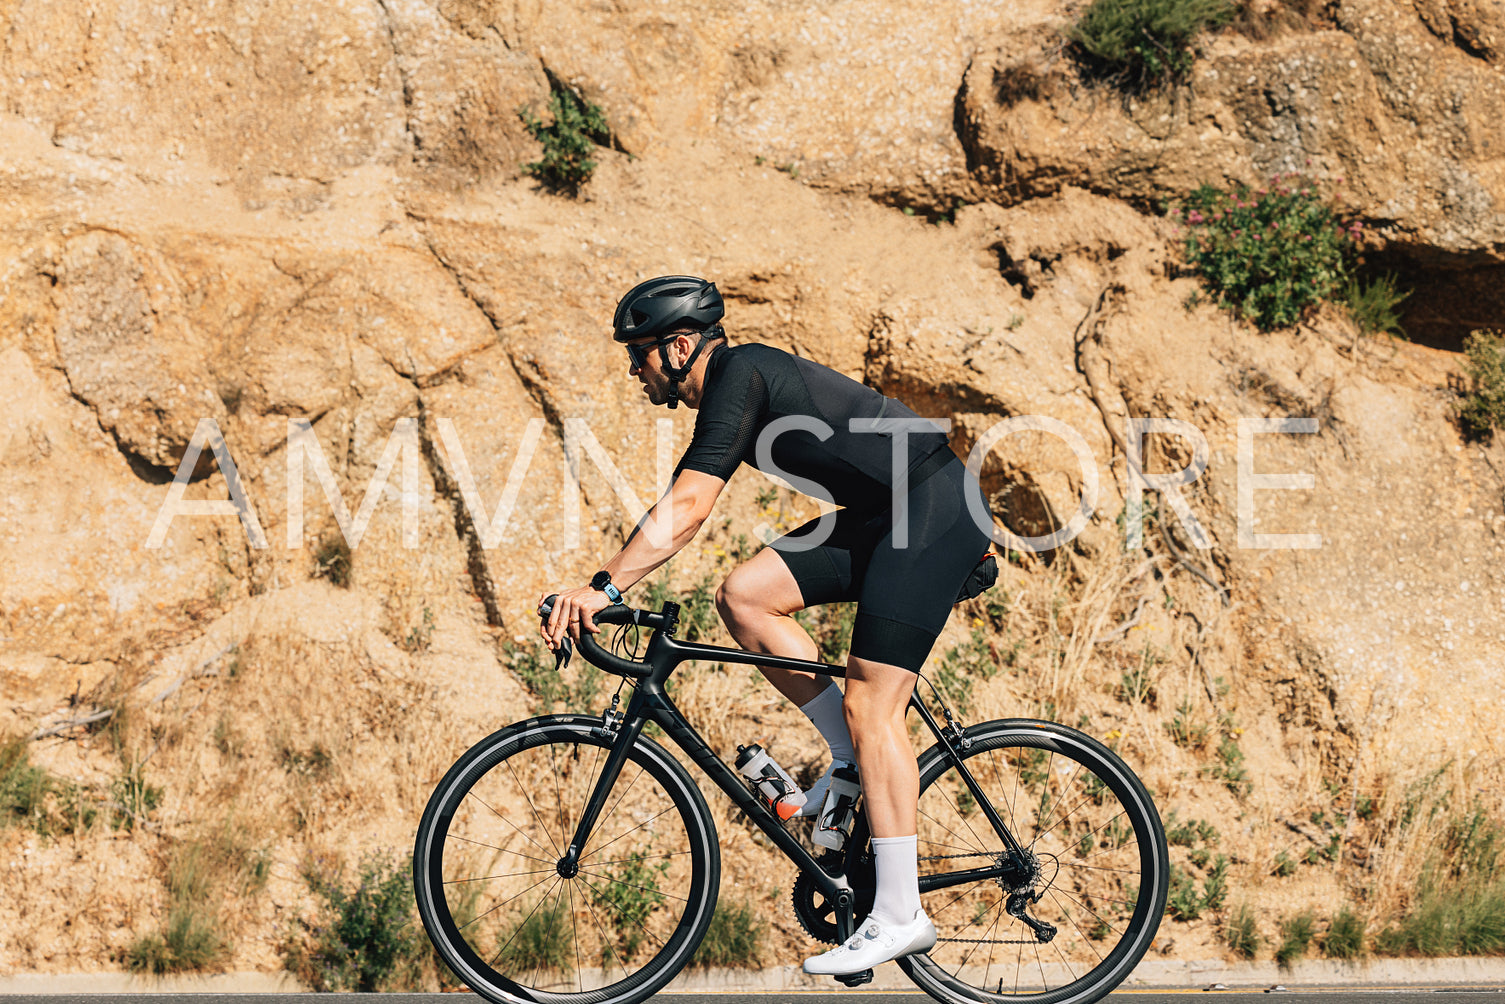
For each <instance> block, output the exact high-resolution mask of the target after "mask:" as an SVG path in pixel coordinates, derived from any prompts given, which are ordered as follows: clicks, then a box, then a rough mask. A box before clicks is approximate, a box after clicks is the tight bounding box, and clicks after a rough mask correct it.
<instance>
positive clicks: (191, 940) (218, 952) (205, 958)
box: [125, 902, 227, 976]
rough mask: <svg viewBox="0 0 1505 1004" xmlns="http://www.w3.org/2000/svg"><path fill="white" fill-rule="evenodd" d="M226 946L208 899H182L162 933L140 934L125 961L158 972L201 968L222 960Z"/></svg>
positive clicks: (140, 969)
mask: <svg viewBox="0 0 1505 1004" xmlns="http://www.w3.org/2000/svg"><path fill="white" fill-rule="evenodd" d="M226 947H227V946H226V943H225V939H224V938H223V937H221V935H220V933H219V929H218V926H217V924H216V920H215V918H214V916H213V914H211V913H210V912H209V910H208V906H207V904H206V903H203V902H197V903H186V902H185V903H179V904H178V905H177V906H175V907H174V908H173V909H172V911H171V912H170V913H168V915H167V924H166V925H165V926H164V927H163V928H162V931H161V932H160V933H157V934H148V935H146V936H144V937H141V938H138V939H136V941H134V942H133V943H132V944H131V945H130V947H128V948H127V949H126V950H125V965H126V968H127V969H129V970H130V971H131V972H133V973H151V974H153V975H155V976H161V975H164V974H166V973H188V972H197V971H199V970H202V969H207V968H209V967H210V966H211V965H213V964H215V963H216V962H219V961H220V960H221V959H222V958H223V957H224V955H225V951H226Z"/></svg>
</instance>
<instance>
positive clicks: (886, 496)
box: [674, 344, 947, 510]
mask: <svg viewBox="0 0 1505 1004" xmlns="http://www.w3.org/2000/svg"><path fill="white" fill-rule="evenodd" d="M784 418H795V419H804V420H806V421H808V420H810V419H815V420H817V421H818V422H819V423H822V425H823V426H824V427H823V428H821V427H817V429H815V430H814V431H812V430H811V429H808V428H806V429H800V428H794V429H786V430H785V431H782V432H778V434H777V435H776V436H774V437H773V438H772V439H771V443H770V444H769V448H768V456H767V457H766V460H768V461H771V464H765V463H764V461H763V460H760V458H759V456H758V449H757V444H758V436H759V434H760V433H762V432H764V430H767V429H769V426H770V425H772V424H773V423H775V422H776V421H777V420H779V419H784ZM918 418H919V416H917V415H916V414H915V413H914V412H913V411H911V410H910V409H909V408H907V407H905V406H904V405H903V404H900V403H899V402H898V401H895V400H893V399H892V398H887V397H884V396H883V395H882V394H880V393H878V392H877V391H875V390H873V389H872V388H871V387H866V386H863V385H862V384H860V383H858V382H857V381H856V380H853V379H851V378H850V377H845V376H842V375H841V374H840V373H837V372H836V371H835V370H832V369H828V368H827V367H825V366H822V365H820V364H819V363H813V362H810V361H809V360H808V359H801V358H799V357H798V356H793V355H790V354H789V353H788V352H784V351H782V350H780V349H776V348H773V347H772V346H770V345H757V344H748V345H737V346H732V347H728V348H721V349H718V350H716V352H715V353H713V354H712V356H711V360H710V365H709V366H708V367H707V368H706V375H705V384H704V387H703V390H702V393H701V403H700V413H699V415H698V416H697V418H696V420H695V436H694V438H693V439H692V440H691V441H690V445H689V447H688V448H687V449H686V450H685V452H684V456H683V457H681V458H680V461H679V466H678V467H676V468H675V471H674V473H675V474H676V475H677V474H678V473H679V472H680V471H685V470H689V471H700V472H702V473H704V474H710V475H713V476H714V477H718V478H721V479H722V480H723V481H726V480H729V479H730V478H731V476H732V473H733V472H735V471H736V469H737V465H738V464H742V463H746V464H748V465H750V466H752V467H755V468H757V469H758V470H762V471H765V472H766V473H769V474H773V475H775V476H777V477H782V478H784V479H785V480H787V481H789V482H790V483H791V484H794V485H795V487H796V488H798V489H800V490H801V491H806V492H807V494H813V493H810V492H809V491H808V489H807V486H806V485H805V484H801V483H799V482H800V480H803V481H806V482H814V483H815V484H818V485H820V486H822V487H824V488H825V489H826V491H827V492H829V493H830V496H831V499H832V500H833V501H834V502H835V503H836V504H837V505H840V506H844V507H847V508H855V509H864V510H873V509H878V508H884V509H886V508H888V507H889V505H890V504H891V501H892V492H893V485H894V482H895V480H897V477H898V475H899V474H900V473H901V472H902V471H908V470H913V469H914V468H915V467H916V466H918V465H919V464H920V463H921V462H923V461H924V460H925V459H926V458H927V457H929V456H930V455H931V454H933V453H935V452H936V451H937V450H942V449H945V448H946V445H947V436H946V433H944V432H942V431H941V429H940V427H939V426H937V425H935V424H934V423H929V422H927V423H926V424H925V427H924V428H922V429H918V430H911V431H907V432H906V433H902V434H903V435H904V436H905V442H904V447H903V448H904V452H903V454H902V455H901V457H900V463H902V464H903V467H902V468H900V467H899V466H898V464H896V462H895V457H894V448H895V447H894V437H895V435H899V434H901V433H896V432H894V431H883V432H874V431H863V430H864V429H865V428H868V427H871V422H872V420H873V419H910V420H914V419H918ZM853 419H856V420H857V423H858V424H857V430H856V431H854V430H853V427H852V420H853ZM880 427H881V423H880ZM822 436H824V437H826V438H824V439H822V438H821V437H822Z"/></svg>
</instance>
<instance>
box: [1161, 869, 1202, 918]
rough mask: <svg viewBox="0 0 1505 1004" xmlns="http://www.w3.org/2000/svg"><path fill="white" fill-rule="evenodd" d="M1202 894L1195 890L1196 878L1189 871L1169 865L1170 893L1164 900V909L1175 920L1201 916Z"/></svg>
mask: <svg viewBox="0 0 1505 1004" xmlns="http://www.w3.org/2000/svg"><path fill="white" fill-rule="evenodd" d="M1202 905H1203V904H1202V894H1201V893H1200V892H1198V891H1197V880H1196V879H1195V878H1193V877H1192V876H1191V874H1190V873H1188V872H1185V871H1182V870H1181V869H1180V868H1177V867H1176V866H1175V865H1171V884H1170V893H1169V895H1168V896H1167V897H1166V900H1165V909H1166V912H1167V913H1169V914H1170V915H1171V916H1172V917H1175V918H1176V919H1177V920H1196V919H1197V918H1198V917H1200V916H1202Z"/></svg>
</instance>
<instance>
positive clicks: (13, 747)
mask: <svg viewBox="0 0 1505 1004" xmlns="http://www.w3.org/2000/svg"><path fill="white" fill-rule="evenodd" d="M98 814H99V800H98V799H97V798H96V797H94V796H93V795H92V794H90V793H89V792H88V791H87V790H85V789H84V788H81V787H79V786H78V785H76V784H74V783H73V782H72V781H69V780H68V779H66V778H62V777H58V776H57V775H56V774H53V773H52V772H50V771H48V770H47V769H46V768H43V767H38V766H36V765H34V764H33V763H32V762H31V740H30V739H28V738H27V737H25V736H14V737H11V738H9V739H3V740H0V827H4V826H6V825H8V824H12V823H15V824H24V825H26V826H29V827H31V828H32V829H33V830H35V831H36V832H37V833H38V834H40V835H42V836H44V837H46V836H52V835H55V834H67V833H76V832H78V831H80V830H87V829H88V828H89V827H90V826H92V825H94V820H95V819H96V818H97V817H98Z"/></svg>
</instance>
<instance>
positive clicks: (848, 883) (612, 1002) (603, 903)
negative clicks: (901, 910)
mask: <svg viewBox="0 0 1505 1004" xmlns="http://www.w3.org/2000/svg"><path fill="white" fill-rule="evenodd" d="M678 619H679V606H678V605H677V604H675V603H672V602H671V603H665V604H664V606H663V609H662V610H659V611H648V610H639V609H633V608H630V607H627V606H623V605H617V606H612V607H608V608H607V609H606V610H604V611H602V612H601V613H600V614H598V615H597V617H596V623H597V624H598V625H619V626H620V628H619V631H618V635H617V642H616V643H614V644H613V645H612V648H613V649H621V650H622V654H618V653H617V652H616V651H609V650H608V649H606V648H603V647H602V646H601V645H600V644H599V643H598V642H597V641H596V640H595V638H594V637H593V636H592V635H590V634H589V633H582V635H581V637H580V641H579V648H580V652H581V654H582V655H583V656H584V657H585V658H586V659H587V660H588V661H589V662H591V663H592V664H593V665H595V666H597V667H598V668H600V669H602V670H604V671H605V672H607V673H612V674H615V675H618V676H621V677H624V678H625V679H626V681H627V682H630V683H631V685H632V690H631V694H630V696H629V698H628V700H627V702H626V707H625V708H621V707H620V693H621V691H620V688H619V689H618V694H617V696H613V698H612V702H611V706H610V707H609V708H607V709H606V710H605V711H603V712H602V713H601V714H599V715H586V714H560V715H546V716H543V717H540V718H533V719H530V720H528V721H523V722H518V723H517V724H515V725H509V726H507V727H506V728H504V729H501V730H500V731H498V732H495V733H493V734H491V735H490V736H487V737H486V738H485V739H483V740H481V741H480V742H479V743H477V744H476V745H475V746H474V747H472V748H471V749H470V750H469V751H468V752H467V753H465V755H463V756H462V757H460V759H459V760H458V761H457V762H456V763H455V765H454V766H453V767H451V768H450V770H449V772H448V773H447V774H445V776H444V778H443V780H442V781H440V782H439V786H438V787H437V789H435V791H434V794H433V796H432V797H431V798H430V800H429V803H428V807H427V808H426V809H425V811H424V813H423V819H422V821H421V823H420V824H419V827H418V835H417V842H416V845H415V850H414V854H413V885H414V891H415V893H416V896H417V900H418V909H419V914H420V916H421V917H422V919H423V924H424V927H425V928H426V929H427V930H428V934H429V937H430V938H431V939H432V940H433V943H434V946H435V948H436V949H437V950H438V952H439V954H440V956H441V957H442V958H443V959H444V961H445V963H447V964H448V966H449V967H450V969H451V970H453V971H454V973H455V974H456V975H457V976H458V977H459V978H460V979H461V980H463V981H464V982H465V983H466V984H467V985H468V986H469V987H470V988H471V989H472V990H474V991H475V992H477V993H479V994H480V995H481V996H483V997H485V998H487V999H488V1000H491V1001H495V1002H499V1004H500V1002H509V1004H510V1002H515V1001H533V1002H543V1004H637V1002H639V1001H643V1000H646V999H647V998H648V997H650V996H651V995H653V994H654V993H656V992H657V991H659V990H661V989H663V987H664V986H665V985H666V984H668V983H669V981H670V980H672V979H673V978H674V977H675V976H676V975H677V974H678V973H679V972H680V971H681V970H682V969H684V968H685V967H686V965H688V964H689V963H690V962H691V961H692V960H693V959H694V957H695V952H696V948H697V947H698V946H699V944H700V942H701V939H702V938H703V937H704V936H705V933H706V930H707V928H708V927H709V926H710V924H711V920H712V916H713V914H714V911H715V909H716V901H717V896H718V891H719V885H720V877H721V851H720V845H719V843H718V842H717V833H716V825H715V821H714V819H713V818H712V816H711V813H710V810H709V809H708V808H707V806H706V801H705V798H704V796H703V795H702V793H701V790H700V788H699V787H698V786H697V785H696V783H695V781H694V780H693V779H692V778H691V777H690V774H689V772H688V770H687V769H686V765H688V766H690V767H694V768H696V769H698V770H699V771H700V772H701V773H702V774H704V776H705V777H707V778H709V779H710V781H711V782H712V783H713V784H714V785H715V786H716V787H717V788H718V789H720V790H721V791H722V792H724V793H725V794H726V796H727V797H728V798H730V799H731V800H732V802H733V803H735V804H736V806H737V807H738V808H740V809H741V811H742V812H744V813H746V815H747V817H748V819H749V820H750V821H751V822H752V824H753V825H755V826H756V827H757V828H758V829H759V830H761V831H762V832H763V833H765V834H767V836H768V839H769V840H770V841H771V842H772V844H773V846H774V847H776V848H777V849H778V850H779V851H781V852H783V854H784V855H785V856H786V857H788V859H789V860H790V862H792V863H793V865H794V866H795V870H796V877H795V880H794V883H793V909H794V912H795V915H796V916H797V918H798V919H799V922H800V924H801V925H802V926H803V927H804V929H805V931H806V932H808V933H809V934H810V936H811V937H812V938H814V939H815V940H817V941H821V942H825V943H828V944H835V943H838V942H840V941H842V940H845V939H846V938H848V937H850V936H851V935H852V933H853V929H854V927H855V925H856V923H857V922H858V921H860V920H862V919H863V918H864V917H865V916H866V914H867V911H868V910H869V909H870V908H871V905H872V902H873V886H874V872H873V860H872V853H871V848H870V845H869V833H868V829H867V823H866V820H865V818H864V816H863V814H862V812H861V806H860V803H859V807H858V811H857V814H856V818H855V821H854V823H853V828H852V831H851V834H850V837H849V838H848V840H847V843H846V847H845V849H844V850H841V851H834V850H824V849H822V848H819V847H817V848H815V850H816V851H821V852H822V853H820V854H819V856H817V855H816V854H814V853H812V851H811V850H810V849H808V847H807V842H802V841H801V840H800V839H799V838H798V836H797V835H796V833H795V832H794V831H795V827H796V825H798V824H796V823H793V822H791V823H785V822H783V821H782V820H780V819H779V817H778V815H777V814H776V813H775V812H774V811H773V810H772V809H770V808H769V807H768V805H767V804H766V803H765V802H764V801H763V800H762V798H761V797H760V796H759V795H758V793H757V792H756V791H755V790H754V789H753V788H751V787H750V786H749V785H748V784H747V782H745V781H744V780H743V778H742V777H741V775H739V774H738V773H737V772H735V771H734V770H733V769H732V768H731V767H729V766H728V765H727V764H726V763H725V762H724V761H723V759H722V758H721V756H718V754H717V753H716V751H714V750H712V749H711V748H710V747H709V746H708V745H707V744H706V742H705V741H704V740H703V739H702V738H701V736H700V735H699V733H697V732H696V731H695V728H694V727H693V726H692V725H691V724H690V723H689V722H688V721H687V720H686V719H685V717H684V715H683V714H682V713H681V712H680V710H679V708H678V707H676V706H675V704H674V701H673V700H672V699H671V697H670V695H669V693H668V692H666V690H665V686H664V685H665V683H666V682H667V681H668V679H669V677H670V675H671V674H672V673H673V672H674V671H675V669H676V668H678V667H679V666H680V665H682V664H683V663H685V662H689V661H701V660H704V661H711V662H719V663H722V664H728V663H731V664H747V665H761V666H774V667H778V668H783V669H793V670H802V671H806V672H814V673H817V674H820V675H823V676H832V677H840V676H842V675H844V670H843V668H842V667H839V666H831V665H826V664H824V663H819V662H806V661H804V660H800V659H787V658H781V657H777V656H771V655H765V654H759V653H753V652H746V651H742V650H740V649H732V648H721V647H717V646H713V645H706V644H702V643H697V642H690V641H685V640H681V639H678V638H676V637H674V632H675V629H676V626H677V624H678ZM642 630H647V631H648V632H650V633H649V635H648V638H647V644H646V647H645V649H644V654H643V657H642V658H641V659H638V658H636V650H637V647H638V645H637V638H636V635H637V634H638V633H639V632H641V631H642ZM629 634H631V635H632V636H633V644H632V647H631V651H627V650H626V642H627V636H628V635H629ZM556 654H558V655H560V656H561V661H566V660H567V659H568V655H569V652H568V649H567V648H566V649H564V650H563V651H562V653H556ZM556 668H558V666H557V665H556ZM935 700H936V703H937V705H938V707H939V710H940V714H941V717H942V718H943V719H944V722H945V724H941V722H940V721H938V720H937V718H936V717H935V715H934V714H932V712H931V711H930V709H929V708H928V707H927V706H926V704H925V703H924V701H922V700H921V698H920V696H919V688H916V694H915V696H914V697H913V698H912V699H911V701H910V708H911V709H912V710H913V711H914V712H915V713H916V714H917V715H918V716H919V718H920V720H921V721H922V722H923V723H924V725H925V726H926V727H927V728H928V729H929V730H930V733H931V734H932V735H933V736H934V738H935V741H934V743H933V744H932V745H931V746H930V747H929V748H928V749H926V750H925V751H924V752H923V753H921V754H920V756H919V770H920V801H919V858H920V894H921V899H922V902H923V903H924V906H925V909H926V912H927V913H929V915H930V917H931V919H932V921H934V923H935V926H936V930H937V934H938V940H937V941H936V944H935V947H934V948H932V949H931V950H930V951H929V952H926V953H923V954H916V955H910V956H906V957H904V958H901V959H899V960H897V964H898V965H899V967H900V968H901V969H902V970H903V971H904V973H905V974H906V975H907V976H908V977H909V978H910V979H911V980H912V981H913V982H914V983H915V984H916V985H917V986H919V987H920V988H921V989H923V990H924V991H925V992H926V993H928V994H930V995H931V996H932V997H934V998H936V999H937V1000H940V1001H944V1002H948V1004H963V1002H1000V1004H1089V1002H1091V1001H1095V1000H1097V999H1099V998H1100V997H1102V996H1104V995H1105V994H1107V993H1108V992H1109V991H1110V990H1112V989H1113V988H1114V987H1116V986H1118V985H1119V984H1120V983H1121V982H1122V981H1123V980H1124V979H1125V978H1126V977H1127V976H1128V975H1129V973H1130V972H1131V971H1132V970H1133V968H1134V966H1135V965H1136V964H1137V963H1138V961H1139V959H1140V958H1141V957H1142V956H1143V955H1144V953H1145V950H1146V949H1147V948H1148V947H1149V944H1150V941H1151V939H1153V938H1154V936H1155V932H1156V930H1157V929H1158V927H1159V924H1160V917H1161V914H1162V912H1163V911H1164V908H1165V900H1166V892H1167V886H1168V884H1169V872H1170V865H1169V861H1168V858H1167V853H1166V842H1165V832H1164V830H1163V828H1162V826H1161V822H1160V817H1159V815H1158V813H1157V812H1156V810H1155V806H1154V803H1153V802H1152V800H1151V798H1150V795H1149V793H1148V792H1147V791H1146V790H1145V787H1144V785H1143V784H1142V783H1140V781H1139V779H1138V778H1137V777H1135V775H1134V773H1133V772H1132V771H1131V770H1130V769H1129V768H1128V767H1127V766H1126V765H1125V764H1124V763H1123V761H1122V760H1120V759H1119V757H1118V756H1117V755H1116V754H1115V753H1114V752H1113V751H1112V750H1110V749H1108V748H1107V747H1106V746H1104V745H1103V744H1102V743H1100V742H1098V741H1097V740H1096V739H1093V738H1092V737H1091V736H1088V735H1086V734H1084V733H1082V732H1079V731H1077V730H1076V729H1072V728H1068V727H1066V726H1063V725H1058V724H1054V723H1051V722H1044V721H1032V720H1027V719H1004V720H999V721H991V722H983V723H981V724H977V725H963V724H962V722H961V721H960V720H959V719H958V717H957V715H956V714H955V712H954V711H953V710H952V709H951V708H950V707H948V706H947V705H946V704H945V702H944V701H943V700H940V698H939V695H936V696H935ZM650 723H652V725H655V726H657V728H658V729H660V730H662V735H663V736H665V737H667V738H668V739H669V740H671V741H672V742H673V743H674V744H675V745H676V746H678V747H679V749H680V750H681V751H682V752H683V755H684V758H683V759H684V762H681V759H679V758H676V757H675V756H673V755H671V753H670V752H669V751H668V750H667V749H666V748H665V746H664V745H662V744H661V743H660V742H658V741H656V740H655V739H653V738H650V736H649V735H646V734H644V730H645V728H647V727H648V726H649V725H650ZM871 978H872V972H871V970H869V971H867V972H866V973H859V974H856V975H854V976H849V977H839V978H838V979H840V980H841V982H844V983H846V984H847V985H849V986H855V985H858V984H860V983H862V982H865V981H867V980H870V979H871Z"/></svg>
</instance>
